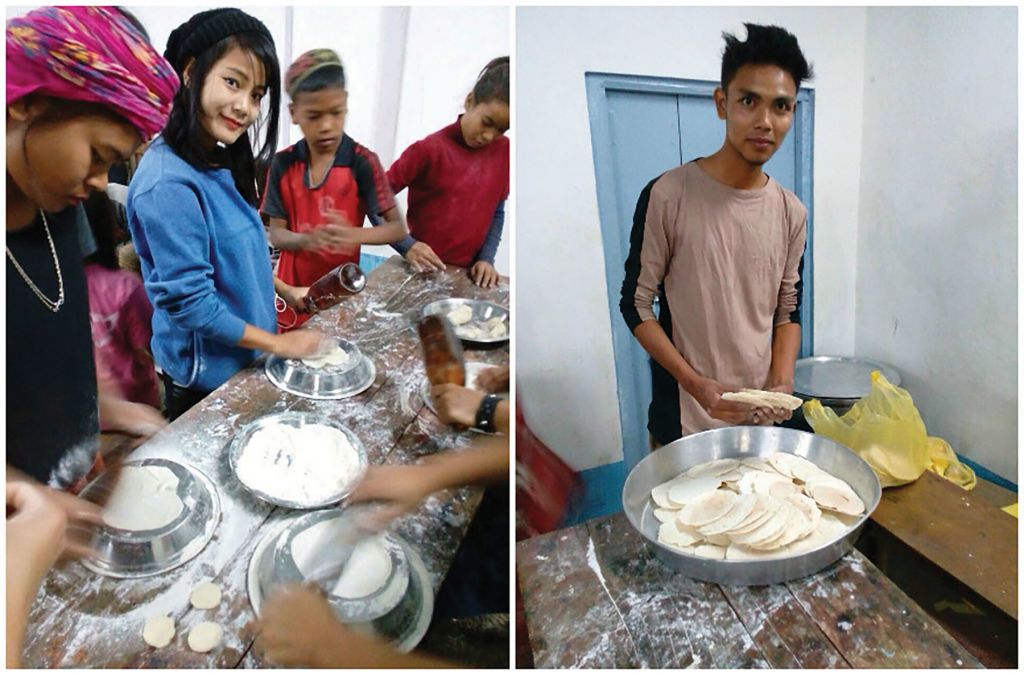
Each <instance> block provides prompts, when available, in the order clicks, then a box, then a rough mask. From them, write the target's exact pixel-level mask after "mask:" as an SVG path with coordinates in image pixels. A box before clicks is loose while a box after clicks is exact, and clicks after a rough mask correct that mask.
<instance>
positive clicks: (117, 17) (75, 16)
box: [7, 7, 178, 140]
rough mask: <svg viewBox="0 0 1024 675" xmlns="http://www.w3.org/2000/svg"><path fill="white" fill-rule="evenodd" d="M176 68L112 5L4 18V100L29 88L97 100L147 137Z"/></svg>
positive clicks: (171, 89)
mask: <svg viewBox="0 0 1024 675" xmlns="http://www.w3.org/2000/svg"><path fill="white" fill-rule="evenodd" d="M177 89H178V76H177V75H176V74H175V72H174V69H173V68H171V65H170V64H169V63H167V61H166V60H165V59H164V58H163V57H162V56H160V54H159V53H157V51H156V50H155V49H153V46H152V45H150V44H149V41H148V40H146V38H145V37H144V36H143V35H142V33H140V32H139V30H138V29H137V28H136V27H135V26H133V25H132V23H131V22H130V21H129V20H128V19H127V18H126V17H125V15H124V14H122V13H121V12H120V11H119V10H117V9H115V8H113V7H43V8H41V9H36V10H34V11H31V12H29V13H28V14H26V15H25V16H22V17H18V18H15V19H11V20H9V21H8V22H7V105H10V104H12V103H14V102H15V101H18V100H19V99H22V98H24V97H25V96H27V95H29V94H33V93H37V94H42V95H45V96H52V97H55V98H64V99H71V100H74V101H91V102H95V103H101V104H103V105H105V106H107V107H109V108H110V109H112V110H113V111H114V112H116V113H118V114H120V115H121V116H122V117H124V118H125V119H126V120H128V122H130V123H131V124H132V126H134V127H135V128H137V129H138V130H139V133H140V134H141V135H142V137H143V140H148V139H149V138H151V137H152V136H154V135H155V134H156V133H157V132H159V131H160V130H161V129H163V127H164V124H165V123H166V122H167V115H168V114H169V113H170V110H171V103H172V99H173V98H174V93H175V92H176V91H177Z"/></svg>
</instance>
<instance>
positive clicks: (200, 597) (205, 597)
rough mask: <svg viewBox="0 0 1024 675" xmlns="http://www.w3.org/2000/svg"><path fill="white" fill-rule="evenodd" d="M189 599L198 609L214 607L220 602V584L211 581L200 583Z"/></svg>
mask: <svg viewBox="0 0 1024 675" xmlns="http://www.w3.org/2000/svg"><path fill="white" fill-rule="evenodd" d="M188 599H189V601H190V602H191V603H192V606H193V607H195V608H196V609H213V608H214V607H216V606H217V605H219V604H220V586H218V585H217V584H215V583H213V582H210V581H207V582H206V583H203V584H199V585H198V586H196V587H195V588H194V589H192V595H190V596H189V598H188Z"/></svg>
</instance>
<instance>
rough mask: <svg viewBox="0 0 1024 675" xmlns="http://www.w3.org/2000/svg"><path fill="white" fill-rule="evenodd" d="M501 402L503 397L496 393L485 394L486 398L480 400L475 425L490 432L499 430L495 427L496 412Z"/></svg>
mask: <svg viewBox="0 0 1024 675" xmlns="http://www.w3.org/2000/svg"><path fill="white" fill-rule="evenodd" d="M500 402H501V397H499V396H496V395H494V394H488V395H487V396H484V400H482V401H480V407H479V408H477V409H476V422H475V423H474V424H473V426H475V427H476V428H477V429H479V430H480V431H486V432H487V433H489V434H493V433H494V432H495V431H497V429H495V427H494V413H495V411H497V409H498V403H500Z"/></svg>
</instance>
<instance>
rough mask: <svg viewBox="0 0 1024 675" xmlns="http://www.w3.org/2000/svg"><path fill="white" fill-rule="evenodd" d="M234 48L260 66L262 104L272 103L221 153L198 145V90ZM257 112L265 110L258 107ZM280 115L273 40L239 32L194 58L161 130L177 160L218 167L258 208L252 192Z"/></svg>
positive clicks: (266, 160) (269, 153)
mask: <svg viewBox="0 0 1024 675" xmlns="http://www.w3.org/2000/svg"><path fill="white" fill-rule="evenodd" d="M232 47H239V48H241V49H243V50H245V51H247V52H250V53H251V54H252V55H253V56H255V57H256V58H257V59H259V60H260V61H261V62H262V63H263V67H264V69H265V70H266V75H267V94H269V96H265V97H264V98H263V101H264V102H266V100H267V98H269V99H270V108H269V115H268V116H265V115H264V114H263V113H262V112H261V113H260V117H259V119H257V120H256V122H255V123H254V124H253V125H252V127H250V129H249V130H248V131H247V132H246V133H245V134H242V135H241V136H239V138H238V140H237V141H235V142H234V143H232V144H231V145H230V146H228V147H227V148H226V149H221V148H220V147H219V146H215V147H214V149H213V150H212V151H211V150H206V149H204V148H203V146H202V144H201V143H200V139H201V138H202V123H201V121H200V119H201V115H202V105H201V100H202V93H203V92H202V90H203V82H205V81H206V76H207V75H208V74H209V73H210V69H211V68H213V66H214V64H216V63H217V61H219V60H220V59H221V57H222V56H224V54H226V53H227V52H228V50H230V49H231V48H232ZM260 107H261V108H262V107H263V105H262V104H261V106H260ZM280 116H281V67H280V65H279V64H278V62H277V51H276V50H275V48H274V42H273V40H272V39H271V38H269V37H267V36H266V35H263V34H261V33H256V32H248V33H238V34H236V35H231V36H229V37H226V38H224V39H223V40H221V41H220V42H218V43H216V44H214V45H213V46H212V47H210V48H209V49H206V50H204V51H203V52H201V53H199V54H198V55H197V56H196V59H195V62H194V63H193V64H192V70H191V72H190V73H189V81H188V84H187V85H186V84H182V86H181V88H180V89H178V92H177V93H176V94H175V95H174V107H173V108H172V109H171V115H170V117H169V118H168V120H167V126H166V127H164V133H163V137H164V140H165V141H166V142H167V145H169V146H171V149H172V150H174V152H175V153H177V154H178V156H179V157H181V158H182V159H184V160H185V161H186V162H188V163H189V164H191V165H192V166H194V167H195V168H196V169H199V170H204V169H209V168H212V167H214V166H221V167H224V168H227V169H230V170H231V175H232V177H233V178H234V179H235V187H236V188H237V189H238V192H239V193H240V194H241V195H242V197H243V198H244V199H245V201H247V202H249V203H250V204H252V205H253V206H254V207H255V206H256V205H257V204H258V203H259V192H258V190H257V187H256V179H257V177H258V176H262V175H264V173H265V172H266V170H267V168H269V166H270V162H271V160H272V159H273V158H274V153H275V152H276V151H277V127H278V120H279V119H280ZM264 132H265V140H264V142H263V146H262V147H261V148H260V149H259V152H258V153H257V154H256V155H253V145H255V143H256V142H258V141H259V138H260V136H261V135H263V134H264Z"/></svg>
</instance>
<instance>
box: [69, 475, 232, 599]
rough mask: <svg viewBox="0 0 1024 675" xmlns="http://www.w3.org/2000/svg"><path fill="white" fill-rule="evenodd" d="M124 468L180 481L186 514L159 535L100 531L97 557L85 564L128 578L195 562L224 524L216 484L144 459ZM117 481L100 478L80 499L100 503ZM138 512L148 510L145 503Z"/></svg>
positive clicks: (155, 532) (156, 532) (107, 528)
mask: <svg viewBox="0 0 1024 675" xmlns="http://www.w3.org/2000/svg"><path fill="white" fill-rule="evenodd" d="M123 466H124V467H144V466H161V467H165V468H167V469H168V470H170V471H171V472H172V473H173V474H174V475H175V477H176V478H177V479H178V488H177V495H178V498H179V499H181V502H182V504H184V509H183V510H182V512H181V514H180V515H179V516H178V517H177V518H176V519H175V520H174V521H172V522H171V523H168V524H167V525H165V526H164V527H161V528H159V529H156V530H138V531H133V530H122V529H119V528H116V527H110V526H101V527H99V528H98V529H97V531H96V534H95V535H94V537H93V541H92V546H93V549H94V550H95V552H96V554H95V556H94V557H91V558H85V559H83V560H82V564H83V565H85V567H87V568H88V569H90V570H92V571H93V572H96V573H97V574H102V575H104V576H108V577H116V578H120V579H128V578H138V577H148V576H152V575H155V574H162V573H164V572H167V571H168V570H172V569H174V568H175V567H178V566H179V565H184V564H185V563H187V562H188V561H189V560H191V559H192V558H194V557H196V556H197V555H198V554H199V552H200V551H202V550H203V548H205V547H206V544H208V543H209V541H210V539H211V538H212V537H213V533H214V531H215V530H216V529H217V524H218V523H219V522H220V515H221V508H220V498H219V497H218V496H217V488H216V487H215V486H214V484H213V481H211V480H210V479H209V478H208V477H207V476H206V475H205V474H204V473H203V472H201V471H199V469H196V468H195V467H193V466H187V465H184V464H179V463H178V462H174V461H171V460H169V459H162V458H154V459H143V460H138V461H132V462H125V463H124V465H123ZM113 480H114V476H113V473H112V472H108V473H104V474H101V475H100V476H97V477H96V478H95V479H94V480H93V481H92V482H90V483H89V484H88V485H86V486H85V488H84V489H83V490H82V492H81V493H80V496H81V497H82V498H83V499H85V500H87V501H93V502H96V501H102V498H103V497H105V496H108V495H109V494H110V493H111V491H112V490H113V489H114V488H115V485H114V484H113ZM139 508H143V509H144V508H146V505H145V503H142V504H139Z"/></svg>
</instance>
